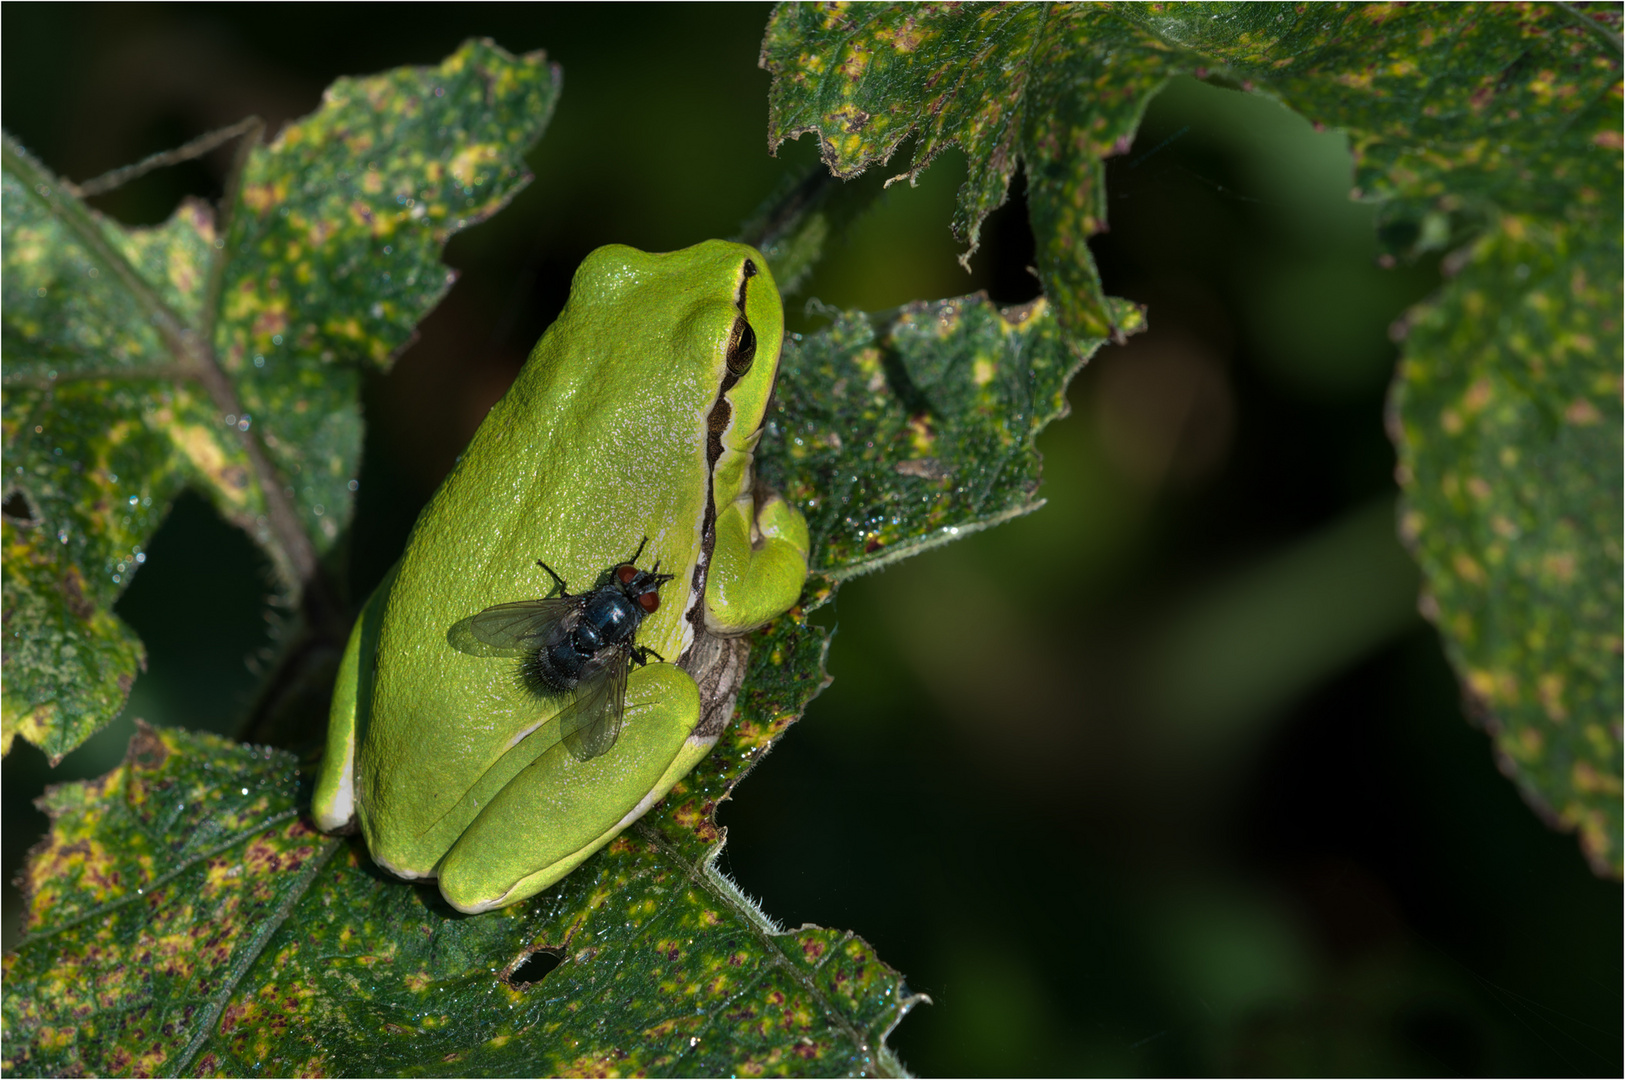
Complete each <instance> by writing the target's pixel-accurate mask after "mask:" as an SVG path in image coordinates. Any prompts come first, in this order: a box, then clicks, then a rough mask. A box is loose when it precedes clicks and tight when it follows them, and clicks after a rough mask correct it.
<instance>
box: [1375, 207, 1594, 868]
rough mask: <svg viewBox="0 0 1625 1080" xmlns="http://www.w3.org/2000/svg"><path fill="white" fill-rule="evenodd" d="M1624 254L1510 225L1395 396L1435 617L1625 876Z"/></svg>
mask: <svg viewBox="0 0 1625 1080" xmlns="http://www.w3.org/2000/svg"><path fill="white" fill-rule="evenodd" d="M1599 240H1601V241H1602V242H1598V241H1599ZM1621 256H1622V252H1621V249H1620V244H1619V228H1618V226H1617V225H1616V226H1615V227H1614V228H1613V230H1612V235H1611V236H1606V235H1605V236H1602V237H1595V236H1585V235H1584V234H1581V233H1578V232H1577V231H1576V230H1574V229H1572V228H1569V227H1566V226H1562V225H1553V224H1551V223H1548V222H1535V221H1531V220H1530V219H1528V218H1523V217H1518V216H1514V215H1507V216H1505V217H1502V218H1501V219H1500V220H1499V221H1498V222H1497V223H1496V227H1495V229H1494V231H1493V232H1491V233H1490V234H1488V235H1486V236H1485V237H1483V239H1481V240H1480V241H1479V242H1478V243H1477V244H1476V245H1474V247H1473V249H1472V252H1471V257H1470V260H1469V262H1468V264H1467V266H1466V267H1465V268H1464V269H1463V270H1462V272H1461V273H1460V274H1459V275H1458V276H1457V277H1456V278H1455V279H1454V280H1452V281H1451V282H1450V284H1449V285H1448V286H1447V287H1446V288H1445V290H1444V292H1443V294H1442V295H1441V296H1440V297H1439V298H1438V299H1437V300H1436V301H1434V302H1433V303H1431V304H1429V305H1426V306H1425V307H1423V308H1421V309H1419V310H1418V311H1416V312H1414V313H1413V314H1412V316H1411V318H1410V325H1411V330H1410V340H1409V343H1408V348H1407V349H1406V356H1405V361H1404V363H1403V365H1402V367H1401V371H1400V382H1399V383H1398V384H1397V386H1396V388H1395V395H1394V402H1395V405H1396V412H1397V420H1398V424H1399V425H1400V431H1399V433H1398V442H1399V445H1400V451H1401V456H1400V469H1401V473H1402V476H1403V478H1404V481H1405V484H1404V486H1405V492H1406V506H1405V510H1404V512H1403V519H1402V532H1403V535H1404V536H1405V538H1406V540H1407V541H1408V542H1409V544H1410V545H1411V548H1412V550H1413V551H1414V552H1415V553H1416V556H1417V558H1418V560H1419V561H1420V562H1421V564H1422V567H1423V570H1424V571H1425V573H1426V575H1427V580H1428V583H1429V586H1428V587H1429V595H1427V596H1426V597H1425V598H1424V601H1423V609H1424V611H1426V613H1427V614H1428V616H1429V617H1430V618H1431V619H1433V620H1434V621H1435V622H1436V623H1438V625H1439V628H1440V629H1441V630H1442V631H1443V632H1444V634H1445V642H1446V648H1447V651H1448V652H1449V655H1450V659H1451V662H1452V663H1453V664H1454V665H1455V667H1456V669H1457V671H1458V672H1460V673H1461V676H1462V682H1463V684H1464V687H1465V690H1466V694H1467V697H1468V700H1469V702H1470V704H1471V705H1472V707H1473V708H1474V710H1475V711H1476V712H1477V713H1478V715H1480V716H1481V717H1482V718H1483V719H1484V720H1485V721H1486V722H1487V724H1488V726H1489V728H1490V730H1491V731H1492V732H1493V733H1494V735H1495V741H1496V747H1497V751H1498V753H1499V755H1500V757H1501V759H1502V762H1503V766H1504V771H1506V772H1507V773H1508V774H1509V775H1511V776H1514V777H1515V778H1516V779H1517V781H1518V783H1519V786H1520V787H1521V788H1522V789H1523V790H1524V792H1525V794H1526V795H1527V796H1528V797H1529V798H1530V800H1531V801H1532V802H1533V803H1534V804H1535V805H1536V806H1540V807H1549V808H1550V810H1551V815H1552V817H1553V818H1554V819H1555V822H1554V823H1556V824H1559V825H1561V826H1562V827H1565V828H1575V829H1578V832H1579V836H1580V844H1581V847H1582V849H1583V850H1584V851H1585V853H1586V856H1587V857H1588V858H1589V859H1590V860H1591V862H1592V865H1593V866H1594V867H1595V868H1596V870H1597V872H1598V873H1608V872H1612V873H1614V874H1617V873H1618V872H1619V865H1620V836H1621V821H1620V817H1621V814H1620V805H1621V804H1620V792H1621V786H1620V772H1621V768H1622V762H1621V757H1620V744H1619V733H1618V718H1619V716H1620V713H1621V710H1622V709H1625V700H1622V698H1621V693H1620V669H1619V655H1620V611H1621V602H1620V574H1621V564H1620V536H1621V533H1622V531H1625V520H1622V517H1621V511H1620V491H1621V489H1622V487H1625V472H1622V470H1621V466H1620V461H1621V454H1622V447H1621V443H1620V431H1621V428H1622V426H1625V415H1622V413H1621V408H1620V391H1621V389H1622V387H1621V382H1620V370H1621V365H1622V364H1625V355H1622V353H1621V348H1620V340H1621V339H1620V333H1621V326H1620V312H1621V309H1622V307H1625V290H1622V289H1621V281H1620V260H1621Z"/></svg>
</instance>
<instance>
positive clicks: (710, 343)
mask: <svg viewBox="0 0 1625 1080" xmlns="http://www.w3.org/2000/svg"><path fill="white" fill-rule="evenodd" d="M744 250H748V249H743V248H739V247H738V246H737V245H725V244H722V243H721V242H711V243H710V244H707V245H701V246H699V247H697V248H690V249H688V250H687V251H682V252H674V253H671V254H668V255H649V254H645V253H643V252H639V251H635V250H634V249H632V248H626V247H610V248H600V249H599V250H598V251H596V252H594V253H593V254H592V255H590V256H589V257H588V259H587V260H586V261H585V262H583V264H582V267H581V269H580V270H579V271H578V272H577V275H576V280H575V282H574V285H573V287H572V289H571V294H570V299H569V302H568V303H567V304H566V306H565V309H564V311H563V312H562V313H561V315H560V317H559V319H558V321H557V322H555V323H554V324H553V326H552V327H550V328H549V329H548V331H547V333H546V334H544V335H543V337H542V339H541V341H539V342H538V343H537V345H536V348H535V349H534V350H533V352H532V353H531V356H530V358H529V360H528V361H527V362H526V364H525V367H524V369H523V370H522V371H521V372H520V375H519V377H518V379H517V380H516V381H515V383H514V385H513V386H512V387H511V388H510V389H509V391H508V393H507V394H506V395H504V397H503V398H502V400H501V401H499V402H498V403H497V405H496V406H495V407H494V408H493V409H492V410H491V412H490V414H489V415H488V416H487V417H486V419H485V422H484V423H483V424H481V426H480V428H479V430H478V431H477V432H476V433H475V436H474V438H473V440H472V442H471V443H470V444H469V447H468V450H467V451H466V452H465V453H464V455H463V456H462V458H461V459H460V460H459V462H458V464H457V466H456V467H455V468H454V469H453V470H452V473H451V474H450V475H449V476H448V477H447V478H446V481H445V482H444V483H443V484H442V485H441V487H440V489H439V491H437V492H436V493H435V495H434V497H433V499H432V500H431V501H430V503H429V505H428V506H427V507H426V508H425V509H424V511H423V514H422V515H421V516H420V517H419V519H418V522H417V525H416V526H415V527H414V529H413V534H412V538H411V540H410V542H409V543H408V546H407V553H406V555H405V556H403V559H402V562H401V566H400V572H399V575H398V577H397V579H396V582H395V585H394V587H393V588H392V590H391V592H390V595H389V600H388V604H387V607H386V610H385V614H384V620H383V626H382V630H381V638H380V642H379V649H378V655H379V656H380V657H388V658H389V660H388V663H387V664H382V663H381V664H380V665H379V667H378V669H377V671H376V675H375V681H374V684H373V691H372V698H371V707H370V710H369V713H370V714H369V716H368V718H367V721H366V728H365V730H364V731H363V732H362V739H363V741H364V744H365V747H366V750H365V752H364V753H363V761H362V773H361V776H360V777H359V779H360V782H361V802H362V816H363V823H364V825H365V819H366V818H367V817H368V816H369V814H368V810H367V807H368V804H369V803H370V804H375V805H376V804H379V803H381V802H384V801H387V802H389V803H391V804H392V805H393V807H394V811H393V812H392V813H391V814H390V815H389V817H390V820H391V821H411V820H413V819H421V825H422V827H423V828H426V827H427V824H428V823H429V822H431V821H433V820H435V819H436V817H437V816H438V815H440V814H443V813H444V812H445V811H446V809H447V808H448V807H449V806H450V805H451V804H453V803H455V802H456V800H457V799H458V798H459V797H460V795H461V793H463V792H465V791H467V789H468V787H469V786H470V784H472V782H473V780H474V779H476V778H477V777H478V776H479V775H480V774H481V773H482V772H483V771H484V769H485V768H486V767H487V766H488V764H489V763H490V762H491V761H494V760H495V758H496V757H498V756H500V754H501V753H502V751H503V750H505V749H506V748H507V747H508V746H509V745H510V744H511V742H512V741H513V739H514V738H515V737H516V736H517V735H519V734H520V733H522V732H524V731H526V730H528V729H530V728H533V727H534V726H535V725H536V724H537V723H538V722H540V721H542V720H545V719H546V718H547V717H548V716H549V715H551V714H552V713H553V712H555V711H556V710H557V708H558V704H559V703H558V701H549V700H547V699H543V698H541V697H539V696H538V695H537V694H536V693H535V691H534V690H533V689H532V688H530V687H528V686H526V685H525V684H524V682H523V681H522V679H521V678H520V676H519V667H518V664H516V663H515V662H514V661H513V660H511V659H501V658H483V657H474V656H469V655H465V654H463V653H460V652H458V651H457V650H456V649H454V648H452V646H451V645H450V644H449V643H448V640H447V631H448V630H449V629H450V627H451V625H452V624H454V623H456V622H457V621H459V620H461V619H464V618H466V617H468V616H470V615H473V614H475V613H477V612H479V611H481V610H483V609H485V608H487V607H490V606H492V605H495V604H501V603H507V602H510V601H514V600H528V599H537V598H540V597H542V596H545V595H547V594H548V593H549V592H550V591H552V588H553V583H552V579H551V578H550V577H549V576H548V574H547V572H546V571H545V570H543V569H542V568H541V567H539V566H538V565H537V560H538V559H540V560H544V561H545V562H546V563H547V564H548V566H550V567H552V568H553V569H554V570H555V571H557V572H558V573H559V574H560V575H561V576H563V577H564V579H565V580H566V581H567V582H568V583H569V587H570V590H571V591H572V592H581V591H584V590H586V589H589V588H591V587H592V586H593V584H594V583H595V582H596V580H597V578H598V577H599V575H601V574H602V573H603V572H604V571H605V570H607V569H608V568H610V567H611V566H613V565H615V564H616V563H618V562H621V561H623V560H625V559H627V558H628V557H630V556H631V555H632V553H633V552H634V551H635V550H636V549H637V547H638V545H639V543H640V541H642V540H643V538H644V537H645V536H647V537H648V540H649V543H648V547H647V549H646V552H645V555H644V556H643V558H642V559H641V560H640V561H641V562H642V564H643V565H644V566H645V567H647V566H649V565H651V564H652V563H653V562H654V561H655V560H656V559H658V560H659V561H660V564H661V569H662V571H664V572H670V573H673V574H675V575H676V578H675V580H674V581H672V582H671V583H669V584H668V585H667V586H666V587H665V588H664V589H663V590H662V593H661V600H662V604H661V608H660V610H659V611H658V612H656V613H655V614H654V615H653V616H651V617H650V618H649V619H648V620H647V621H646V622H645V623H644V626H643V629H642V631H641V633H640V634H639V640H640V642H641V643H643V644H646V645H648V646H650V647H652V648H653V649H655V650H656V651H657V652H658V653H659V654H660V655H662V656H665V657H668V658H670V659H676V658H677V657H678V656H680V655H681V654H682V651H683V649H684V648H686V646H687V645H688V643H689V641H690V640H691V635H692V628H691V624H690V623H689V621H688V619H687V618H686V615H687V612H688V609H689V607H690V605H691V603H692V602H693V601H694V599H695V597H694V595H693V590H692V583H693V579H694V567H695V565H696V563H697V561H698V559H699V558H700V554H701V545H702V539H703V537H702V532H703V529H704V527H705V506H706V505H707V502H708V496H707V495H706V492H707V490H708V488H707V484H708V468H707V464H706V455H705V445H706V437H707V415H708V413H709V411H710V409H711V407H712V405H713V403H714V401H715V397H716V393H717V387H718V385H719V383H720V380H721V377H722V376H721V374H720V370H719V365H721V364H722V363H723V354H724V351H725V348H726V342H725V340H722V338H724V337H725V335H726V327H727V325H728V323H729V322H730V321H731V318H732V314H731V311H732V298H731V297H730V296H729V295H728V294H727V292H726V291H725V290H718V289H717V288H715V287H714V282H713V279H712V277H711V276H708V275H696V273H695V269H694V264H695V260H696V258H711V259H714V260H715V261H717V262H718V263H719V264H723V263H726V261H727V260H729V259H733V260H735V261H737V259H738V254H737V253H738V252H739V251H744ZM719 327H720V328H721V329H718V328H719ZM713 338H715V339H718V340H712V339H713ZM696 493H698V497H697V496H696ZM448 552H450V553H454V557H448V556H447V553H448ZM425 739H431V740H435V741H436V743H437V744H438V745H440V746H441V747H442V748H443V749H442V752H440V753H437V754H436V755H435V757H436V760H438V761H441V762H446V763H449V765H448V766H447V768H445V769H443V770H437V774H436V775H434V776H422V775H420V773H421V772H422V770H414V769H411V768H410V767H403V766H404V765H405V764H406V763H408V762H410V761H411V760H413V757H414V753H415V752H417V750H418V745H420V744H421V740H425ZM415 744H417V745H415ZM464 774H467V775H464ZM412 828H417V832H419V833H420V832H421V831H422V828H419V827H416V826H413V827H412ZM408 831H411V829H410V828H409V830H408ZM441 831H442V830H440V829H436V830H435V832H436V834H439V833H440V832H441ZM370 832H371V830H369V833H370ZM453 835H455V834H453ZM385 839H386V843H387V838H385ZM397 839H398V838H397ZM373 840H374V838H373V837H372V836H371V835H369V842H373ZM407 846H408V847H411V846H412V845H411V844H407ZM441 846H442V848H443V844H442V845H441ZM374 851H375V853H376V852H377V851H378V848H377V846H376V844H375V846H374ZM437 855H438V852H428V853H425V852H421V851H417V852H410V853H407V854H402V855H400V856H399V859H401V860H406V861H418V862H422V861H424V860H429V861H430V862H432V858H431V856H434V857H437ZM386 860H387V855H386ZM408 869H410V868H408Z"/></svg>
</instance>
